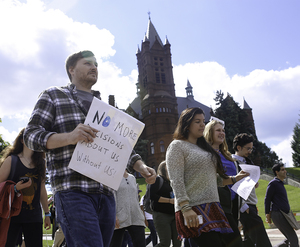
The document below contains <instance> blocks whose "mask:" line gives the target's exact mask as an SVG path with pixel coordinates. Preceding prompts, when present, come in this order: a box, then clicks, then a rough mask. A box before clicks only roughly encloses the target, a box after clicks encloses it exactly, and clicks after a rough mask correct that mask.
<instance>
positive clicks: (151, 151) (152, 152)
mask: <svg viewBox="0 0 300 247" xmlns="http://www.w3.org/2000/svg"><path fill="white" fill-rule="evenodd" d="M150 153H151V154H154V143H153V142H151V143H150Z"/></svg>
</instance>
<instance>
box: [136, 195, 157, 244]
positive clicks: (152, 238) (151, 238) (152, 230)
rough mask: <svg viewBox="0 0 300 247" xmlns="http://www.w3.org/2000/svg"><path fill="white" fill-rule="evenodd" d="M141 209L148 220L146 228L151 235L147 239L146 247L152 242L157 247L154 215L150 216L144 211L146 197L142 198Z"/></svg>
mask: <svg viewBox="0 0 300 247" xmlns="http://www.w3.org/2000/svg"><path fill="white" fill-rule="evenodd" d="M140 207H141V209H142V211H144V215H145V219H146V222H145V224H146V226H147V227H148V228H149V230H150V234H149V235H148V237H147V238H146V246H147V245H148V244H149V243H150V242H151V241H152V245H153V246H155V245H157V233H156V230H155V226H154V223H153V216H152V214H149V213H148V212H146V211H145V210H144V196H142V198H141V200H140Z"/></svg>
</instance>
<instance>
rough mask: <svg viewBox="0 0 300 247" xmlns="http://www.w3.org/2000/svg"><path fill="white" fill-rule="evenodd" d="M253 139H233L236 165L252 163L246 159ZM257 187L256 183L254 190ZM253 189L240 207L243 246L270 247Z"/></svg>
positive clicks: (251, 147)
mask: <svg viewBox="0 0 300 247" xmlns="http://www.w3.org/2000/svg"><path fill="white" fill-rule="evenodd" d="M253 141H254V138H253V136H252V135H249V134H246V133H242V134H238V135H236V136H235V137H234V139H233V149H234V150H235V154H233V155H232V158H234V159H235V160H236V161H237V163H238V164H250V165H254V164H253V162H252V161H251V160H250V159H249V158H248V156H249V155H250V154H251V152H252V150H253ZM257 187H258V183H257V184H256V185H255V188H257ZM255 188H253V189H252V191H251V193H250V195H249V197H248V199H247V200H246V203H245V204H244V205H243V206H242V207H241V209H240V212H241V216H240V221H241V223H242V225H243V231H244V236H245V237H244V242H245V243H244V244H245V245H246V244H247V246H255V247H272V245H271V242H270V240H269V237H268V235H267V232H266V229H265V227H264V223H263V221H262V219H261V218H260V216H259V215H258V213H257V207H256V204H257V196H256V193H255Z"/></svg>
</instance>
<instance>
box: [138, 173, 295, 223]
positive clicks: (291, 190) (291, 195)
mask: <svg viewBox="0 0 300 247" xmlns="http://www.w3.org/2000/svg"><path fill="white" fill-rule="evenodd" d="M292 169H293V173H294V172H295V171H296V172H297V171H299V177H300V168H295V169H294V168H292ZM289 172H290V171H289ZM294 174H295V173H294ZM137 183H138V184H139V187H140V190H142V192H141V193H140V195H141V197H142V196H143V195H144V194H145V193H146V186H147V184H146V182H145V179H144V178H138V179H137ZM268 183H269V182H268V181H266V180H262V179H260V180H259V187H258V188H257V189H256V195H257V198H258V203H257V208H258V214H259V216H260V217H261V218H262V220H263V221H264V225H265V227H266V228H267V229H269V228H270V226H269V224H268V223H266V222H265V221H266V217H265V206H264V201H265V195H266V190H267V186H268ZM285 188H286V191H287V194H288V199H289V203H290V206H291V209H292V210H293V212H294V213H300V203H299V196H300V188H296V187H293V186H291V185H285ZM296 219H297V220H298V221H300V216H296Z"/></svg>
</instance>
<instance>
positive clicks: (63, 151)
mask: <svg viewBox="0 0 300 247" xmlns="http://www.w3.org/2000/svg"><path fill="white" fill-rule="evenodd" d="M97 65H98V64H97V61H96V58H95V56H94V54H93V53H92V52H91V51H81V52H78V53H75V54H73V55H71V56H70V57H69V58H68V59H67V61H66V70H67V73H68V76H69V78H70V81H71V83H69V84H68V85H67V86H64V87H51V88H48V89H46V90H45V91H44V92H43V93H42V94H41V95H40V97H39V99H38V101H37V103H36V105H35V108H34V110H33V112H32V115H31V118H30V120H29V123H28V125H27V127H26V130H25V133H24V141H25V144H26V146H27V147H29V148H30V149H32V150H35V151H43V152H46V154H47V169H48V172H49V176H50V181H51V186H52V190H53V193H54V194H55V198H54V201H55V205H56V210H57V217H58V221H59V223H60V224H61V227H62V229H63V232H64V234H65V237H66V241H67V245H68V246H91V247H94V246H104V247H107V246H109V243H110V239H111V237H112V234H113V231H114V226H115V214H116V212H115V200H114V196H113V193H112V192H113V191H112V189H111V188H109V187H107V186H105V185H103V184H101V183H98V182H96V181H95V180H92V179H90V178H88V177H86V176H84V175H81V174H79V173H77V172H75V171H73V170H71V169H69V168H68V165H69V162H70V160H71V157H72V154H73V151H74V149H75V146H76V143H77V142H79V141H85V142H87V143H88V142H93V139H94V138H95V137H96V133H97V132H98V131H97V130H96V129H94V128H92V127H90V126H88V125H85V124H83V123H84V120H85V117H86V115H87V112H88V110H89V107H90V105H91V102H92V99H93V97H97V98H99V99H100V93H99V92H98V91H94V90H92V86H93V85H94V84H95V83H96V82H97V78H98V69H97ZM127 169H129V170H131V171H133V169H134V170H136V171H138V172H140V173H141V175H142V176H143V177H145V178H146V182H147V183H154V182H155V178H156V173H155V171H154V170H153V169H152V168H150V167H148V166H146V165H145V164H144V163H143V162H142V160H141V157H140V156H139V155H138V154H135V152H134V151H133V152H132V153H131V155H130V158H129V161H128V165H127Z"/></svg>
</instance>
